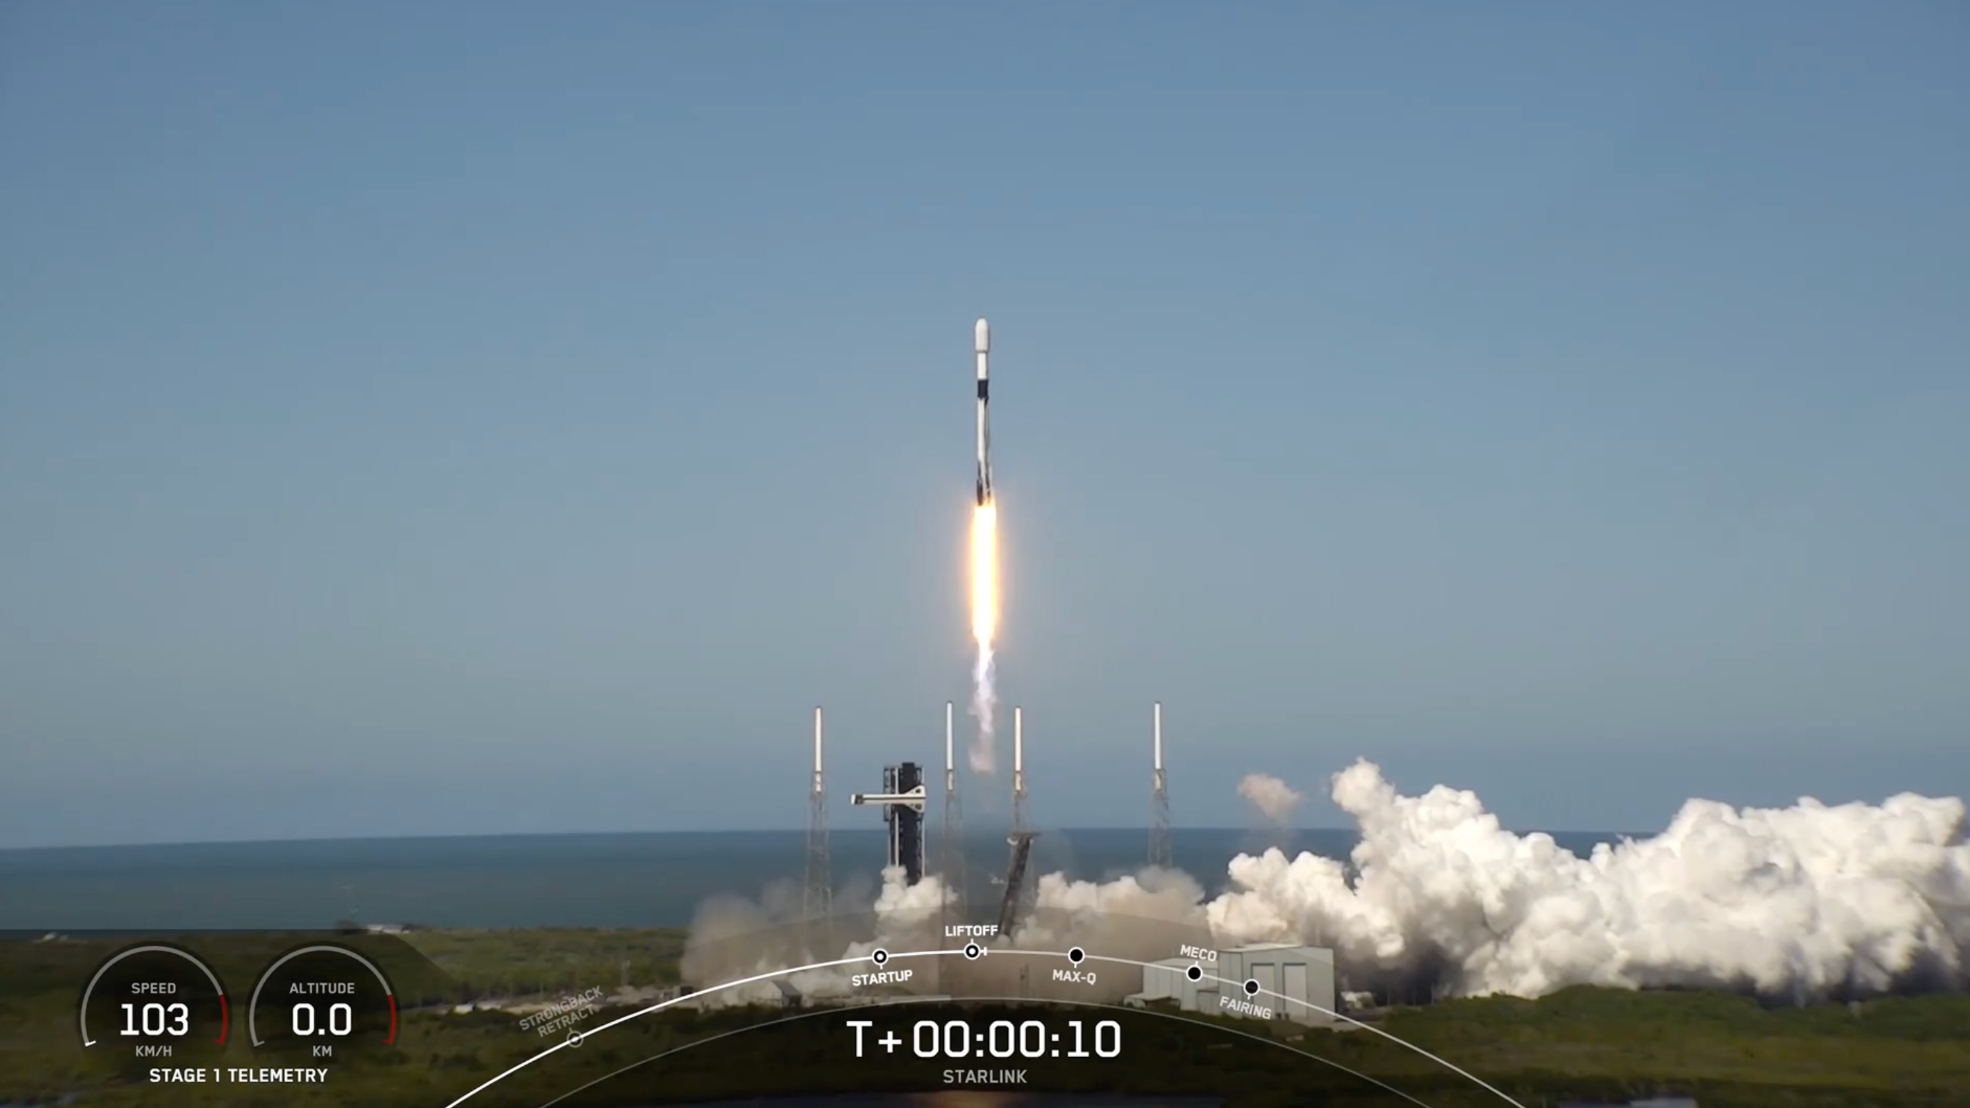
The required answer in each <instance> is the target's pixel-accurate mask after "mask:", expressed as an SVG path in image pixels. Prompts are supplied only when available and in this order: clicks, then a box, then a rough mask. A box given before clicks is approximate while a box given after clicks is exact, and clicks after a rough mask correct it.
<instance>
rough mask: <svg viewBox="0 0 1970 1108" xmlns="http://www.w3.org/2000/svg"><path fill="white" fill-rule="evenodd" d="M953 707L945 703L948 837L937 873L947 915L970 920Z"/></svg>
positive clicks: (940, 851) (941, 847)
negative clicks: (966, 892)
mask: <svg viewBox="0 0 1970 1108" xmlns="http://www.w3.org/2000/svg"><path fill="white" fill-rule="evenodd" d="M952 710H953V709H952V705H951V702H950V701H948V700H947V701H945V702H944V835H943V838H942V839H941V840H940V841H939V845H938V860H937V874H938V876H939V877H941V878H942V879H943V881H944V886H945V888H946V890H947V893H946V895H945V898H944V914H945V916H946V917H947V918H948V917H949V916H950V914H951V913H952V912H954V911H955V912H956V913H957V917H958V919H959V920H960V921H968V919H969V917H968V915H967V913H966V907H967V905H966V903H965V864H964V805H963V804H962V803H961V802H960V801H959V800H958V762H957V740H956V738H955V737H954V735H953V731H952V722H951V721H952Z"/></svg>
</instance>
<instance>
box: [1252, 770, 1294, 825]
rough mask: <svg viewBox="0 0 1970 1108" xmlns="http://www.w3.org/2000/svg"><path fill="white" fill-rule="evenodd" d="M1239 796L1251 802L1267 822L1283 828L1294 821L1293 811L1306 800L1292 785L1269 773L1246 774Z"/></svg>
mask: <svg viewBox="0 0 1970 1108" xmlns="http://www.w3.org/2000/svg"><path fill="white" fill-rule="evenodd" d="M1238 795H1239V796H1242V797H1244V798H1245V799H1246V800H1248V801H1250V802H1251V804H1252V807H1254V808H1257V809H1258V810H1259V814H1260V815H1262V816H1264V817H1265V818H1266V821H1267V822H1269V823H1276V824H1280V825H1282V826H1284V825H1286V824H1288V823H1290V822H1291V821H1292V818H1293V809H1295V808H1298V807H1299V806H1300V801H1302V800H1305V799H1306V797H1304V796H1301V795H1300V794H1299V792H1298V791H1296V790H1295V789H1294V788H1293V787H1292V786H1291V785H1288V784H1287V783H1286V782H1284V781H1281V780H1280V779H1279V778H1277V777H1274V776H1272V775H1271V774H1269V773H1248V774H1246V775H1245V779H1244V780H1242V781H1240V782H1238Z"/></svg>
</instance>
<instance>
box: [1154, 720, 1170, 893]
mask: <svg viewBox="0 0 1970 1108" xmlns="http://www.w3.org/2000/svg"><path fill="white" fill-rule="evenodd" d="M1152 733H1153V735H1154V738H1153V739H1152V740H1151V742H1152V745H1153V748H1154V754H1153V758H1154V766H1155V768H1154V769H1152V770H1151V771H1150V778H1149V864H1150V865H1152V866H1161V867H1163V868H1164V869H1169V868H1170V866H1171V862H1170V788H1169V781H1168V780H1167V779H1166V778H1165V777H1164V776H1163V702H1162V701H1160V700H1159V701H1157V702H1156V715H1155V722H1154V724H1153V725H1152Z"/></svg>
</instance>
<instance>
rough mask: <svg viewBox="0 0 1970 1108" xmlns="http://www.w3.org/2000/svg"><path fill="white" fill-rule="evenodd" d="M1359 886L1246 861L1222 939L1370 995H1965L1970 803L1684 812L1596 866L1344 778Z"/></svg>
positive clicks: (1435, 805)
mask: <svg viewBox="0 0 1970 1108" xmlns="http://www.w3.org/2000/svg"><path fill="white" fill-rule="evenodd" d="M1333 797H1334V802H1335V803H1336V804H1337V805H1339V806H1340V807H1341V809H1342V810H1343V811H1345V812H1347V813H1348V814H1349V815H1351V816H1353V817H1354V819H1355V821H1356V823H1357V824H1358V825H1359V826H1360V830H1361V842H1360V844H1359V845H1358V846H1357V847H1356V848H1355V850H1354V854H1353V862H1354V867H1353V868H1354V870H1355V872H1354V873H1353V874H1350V873H1349V870H1348V867H1346V866H1344V865H1343V864H1342V863H1340V862H1337V861H1334V860H1332V859H1328V858H1321V857H1317V856H1315V855H1313V854H1309V853H1302V854H1301V855H1299V856H1298V857H1297V858H1291V859H1289V858H1287V857H1286V856H1285V854H1284V853H1282V852H1281V851H1278V850H1269V851H1267V852H1265V853H1264V854H1263V855H1260V856H1258V857H1252V856H1249V855H1241V856H1239V857H1237V858H1234V859H1233V860H1232V861H1231V864H1230V867H1229V873H1230V877H1231V884H1232V890H1231V891H1229V892H1227V893H1225V894H1224V895H1222V896H1220V897H1218V898H1217V899H1215V900H1213V901H1211V902H1210V904H1209V905H1208V906H1207V912H1208V915H1209V918H1210V923H1211V929H1212V931H1213V932H1214V933H1215V934H1216V935H1218V936H1219V937H1220V939H1221V941H1227V942H1239V941H1257V940H1284V941H1300V942H1307V943H1311V944H1318V945H1323V946H1331V947H1333V948H1334V950H1335V954H1336V959H1337V961H1338V962H1340V963H1341V965H1342V966H1343V967H1344V972H1345V973H1347V975H1348V976H1349V977H1350V978H1351V980H1352V981H1353V982H1354V984H1355V987H1357V988H1359V987H1361V986H1362V985H1364V984H1370V983H1373V984H1376V985H1381V986H1395V985H1404V986H1413V985H1418V984H1424V985H1428V986H1431V987H1433V988H1434V989H1435V990H1436V991H1437V992H1439V993H1442V994H1449V995H1458V994H1478V993H1511V994H1516V995H1519V996H1526V997H1536V996H1540V995H1543V994H1545V993H1549V992H1552V991H1554V990H1556V989H1560V988H1564V987H1566V986H1568V985H1573V984H1596V985H1613V986H1626V987H1630V988H1633V987H1643V986H1670V985H1680V986H1715V987H1725V988H1737V989H1748V990H1753V991H1757V992H1760V993H1764V994H1767V995H1777V996H1789V997H1793V998H1797V999H1808V998H1815V997H1825V996H1831V995H1858V994H1865V993H1875V992H1883V991H1888V990H1891V989H1895V988H1900V987H1923V986H1938V985H1940V986H1947V987H1961V986H1962V985H1964V984H1965V983H1966V974H1965V954H1966V947H1970V845H1966V844H1965V842H1964V839H1963V830H1964V805H1963V802H1962V801H1961V800H1957V799H1954V798H1951V799H1941V800H1934V799H1927V798H1924V797H1919V796H1914V795H1910V794H1903V795H1901V796H1897V797H1894V798H1892V799H1890V800H1889V801H1887V802H1886V803H1885V804H1882V805H1879V806H1874V805H1867V804H1844V805H1840V806H1838V807H1828V806H1826V805H1823V804H1820V803H1819V802H1818V801H1814V800H1802V801H1800V802H1799V803H1798V804H1797V805H1795V806H1794V807H1791V808H1786V809H1777V810H1767V809H1755V808H1746V809H1742V810H1736V809H1732V808H1730V807H1729V806H1727V805H1723V804H1718V803H1714V802H1711V801H1704V800H1692V801H1690V802H1688V803H1686V804H1685V805H1684V806H1683V808H1682V811H1680V812H1679V813H1677V815H1676V818H1675V819H1674V820H1673V821H1672V822H1671V823H1670V825H1669V828H1668V829H1667V830H1666V831H1664V832H1663V833H1662V834H1660V835H1658V836H1656V837H1654V838H1649V839H1642V840H1635V841H1624V842H1622V843H1621V844H1619V845H1616V846H1608V845H1606V844H1603V845H1601V846H1599V847H1597V848H1596V849H1595V850H1594V851H1593V853H1592V854H1591V855H1590V856H1588V857H1586V858H1580V857H1577V856H1575V855H1574V854H1572V853H1571V852H1569V851H1566V850H1563V849H1561V848H1560V847H1559V846H1557V845H1556V844H1555V843H1554V842H1553V840H1552V838H1551V837H1550V836H1547V835H1543V834H1530V835H1519V834H1514V833H1513V832H1510V831H1507V830H1505V829H1504V828H1502V827H1500V826H1499V823H1498V819H1497V817H1496V816H1494V815H1492V814H1491V813H1489V812H1487V811H1485V810H1484V806H1483V804H1481V803H1480V802H1479V800H1478V798H1477V795H1476V794H1474V793H1471V792H1468V791H1464V790H1459V789H1452V788H1447V787H1445V786H1441V785H1440V786H1438V787H1436V788H1434V789H1431V790H1430V791H1429V792H1427V793H1425V794H1424V795H1422V796H1420V797H1405V796H1399V795H1397V793H1396V791H1395V789H1394V788H1393V787H1392V786H1390V785H1389V783H1388V782H1387V781H1385V780H1384V779H1383V777H1382V773H1381V771H1380V770H1379V769H1378V768H1376V767H1375V766H1374V765H1372V764H1370V763H1368V762H1365V761H1361V762H1356V763H1355V764H1354V765H1353V766H1351V767H1349V768H1348V769H1346V770H1344V771H1343V772H1341V773H1338V774H1336V775H1335V776H1334V786H1333Z"/></svg>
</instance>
